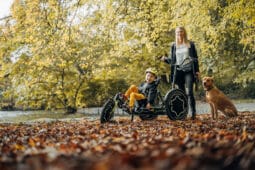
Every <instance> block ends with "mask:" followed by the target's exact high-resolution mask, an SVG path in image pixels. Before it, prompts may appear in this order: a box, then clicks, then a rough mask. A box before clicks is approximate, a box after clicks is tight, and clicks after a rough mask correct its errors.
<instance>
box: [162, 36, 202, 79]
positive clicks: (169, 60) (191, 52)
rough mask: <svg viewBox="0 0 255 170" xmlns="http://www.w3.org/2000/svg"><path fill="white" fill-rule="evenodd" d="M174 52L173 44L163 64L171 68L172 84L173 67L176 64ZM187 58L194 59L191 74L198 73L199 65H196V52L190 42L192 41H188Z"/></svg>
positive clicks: (174, 46)
mask: <svg viewBox="0 0 255 170" xmlns="http://www.w3.org/2000/svg"><path fill="white" fill-rule="evenodd" d="M175 51H176V45H175V43H173V44H172V46H171V48H170V53H169V56H168V58H167V59H166V60H165V62H166V63H168V64H170V67H171V82H173V77H174V67H175V63H176V52H175ZM189 56H190V57H192V58H193V59H195V60H194V71H193V73H196V72H199V65H198V60H197V58H198V56H197V50H196V47H195V44H194V42H192V41H190V48H189ZM194 76H195V75H194Z"/></svg>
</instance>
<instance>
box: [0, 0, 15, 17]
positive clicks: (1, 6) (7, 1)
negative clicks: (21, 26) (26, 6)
mask: <svg viewBox="0 0 255 170" xmlns="http://www.w3.org/2000/svg"><path fill="white" fill-rule="evenodd" d="M13 1H14V0H0V18H3V17H5V16H8V15H10V7H11V5H12V2H13Z"/></svg>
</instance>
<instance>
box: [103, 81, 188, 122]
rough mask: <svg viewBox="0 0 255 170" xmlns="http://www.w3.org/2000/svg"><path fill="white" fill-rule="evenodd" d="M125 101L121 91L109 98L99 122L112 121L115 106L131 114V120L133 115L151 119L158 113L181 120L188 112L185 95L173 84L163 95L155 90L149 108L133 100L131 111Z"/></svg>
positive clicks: (142, 118)
mask: <svg viewBox="0 0 255 170" xmlns="http://www.w3.org/2000/svg"><path fill="white" fill-rule="evenodd" d="M156 81H157V82H156V83H157V85H158V84H159V82H160V79H159V78H158V79H157V80H156ZM127 103H128V100H124V98H123V94H122V93H117V94H116V95H115V96H114V97H112V98H109V99H108V100H107V101H106V102H105V104H104V105H103V107H102V110H101V115H100V122H101V123H106V122H110V121H112V120H113V117H114V114H115V108H116V106H117V107H119V108H120V109H121V110H123V111H124V112H126V113H128V114H129V115H131V121H133V119H134V115H137V116H139V117H140V119H141V120H153V119H155V118H157V116H159V115H167V116H168V118H169V119H171V120H183V119H185V118H186V117H187V114H188V99H187V96H186V94H185V92H184V91H182V90H180V89H176V88H174V85H172V89H171V90H169V91H168V92H167V93H166V95H165V96H164V97H163V96H162V95H161V93H160V91H159V90H158V91H157V96H156V99H155V101H154V105H153V107H152V108H151V109H150V110H149V109H147V108H145V106H146V104H144V103H143V102H141V101H139V100H138V101H136V102H135V107H134V110H133V111H132V112H131V111H130V110H129V108H128V104H127Z"/></svg>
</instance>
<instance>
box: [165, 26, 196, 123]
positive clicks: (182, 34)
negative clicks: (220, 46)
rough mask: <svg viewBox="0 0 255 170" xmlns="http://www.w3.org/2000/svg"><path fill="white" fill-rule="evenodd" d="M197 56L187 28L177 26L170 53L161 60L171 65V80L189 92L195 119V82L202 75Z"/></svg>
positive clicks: (190, 106) (190, 105)
mask: <svg viewBox="0 0 255 170" xmlns="http://www.w3.org/2000/svg"><path fill="white" fill-rule="evenodd" d="M197 58H198V57H197V51H196V48H195V44H194V43H193V42H191V41H189V40H188V38H187V33H186V30H185V28H184V27H177V28H176V29H175V43H173V44H172V46H171V49H170V55H169V57H162V58H161V60H162V61H165V62H166V63H168V64H170V65H171V81H172V82H173V81H174V83H175V84H176V85H177V86H178V87H179V89H182V90H183V91H185V93H186V94H187V96H188V101H189V108H190V110H191V113H192V119H193V120H194V119H195V118H196V102H195V98H194V94H193V83H194V82H195V80H196V78H198V77H199V76H200V74H199V66H198V60H197ZM175 68H176V70H175Z"/></svg>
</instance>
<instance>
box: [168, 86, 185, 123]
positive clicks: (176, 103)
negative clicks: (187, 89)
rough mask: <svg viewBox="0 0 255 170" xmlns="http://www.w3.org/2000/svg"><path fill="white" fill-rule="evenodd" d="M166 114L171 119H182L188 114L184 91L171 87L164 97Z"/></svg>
mask: <svg viewBox="0 0 255 170" xmlns="http://www.w3.org/2000/svg"><path fill="white" fill-rule="evenodd" d="M165 107H166V112H167V116H168V117H169V119H171V120H183V119H185V118H186V117H187V114H188V99H187V96H186V94H185V93H184V91H182V90H180V89H173V90H171V91H169V92H168V93H167V95H166V97H165Z"/></svg>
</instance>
